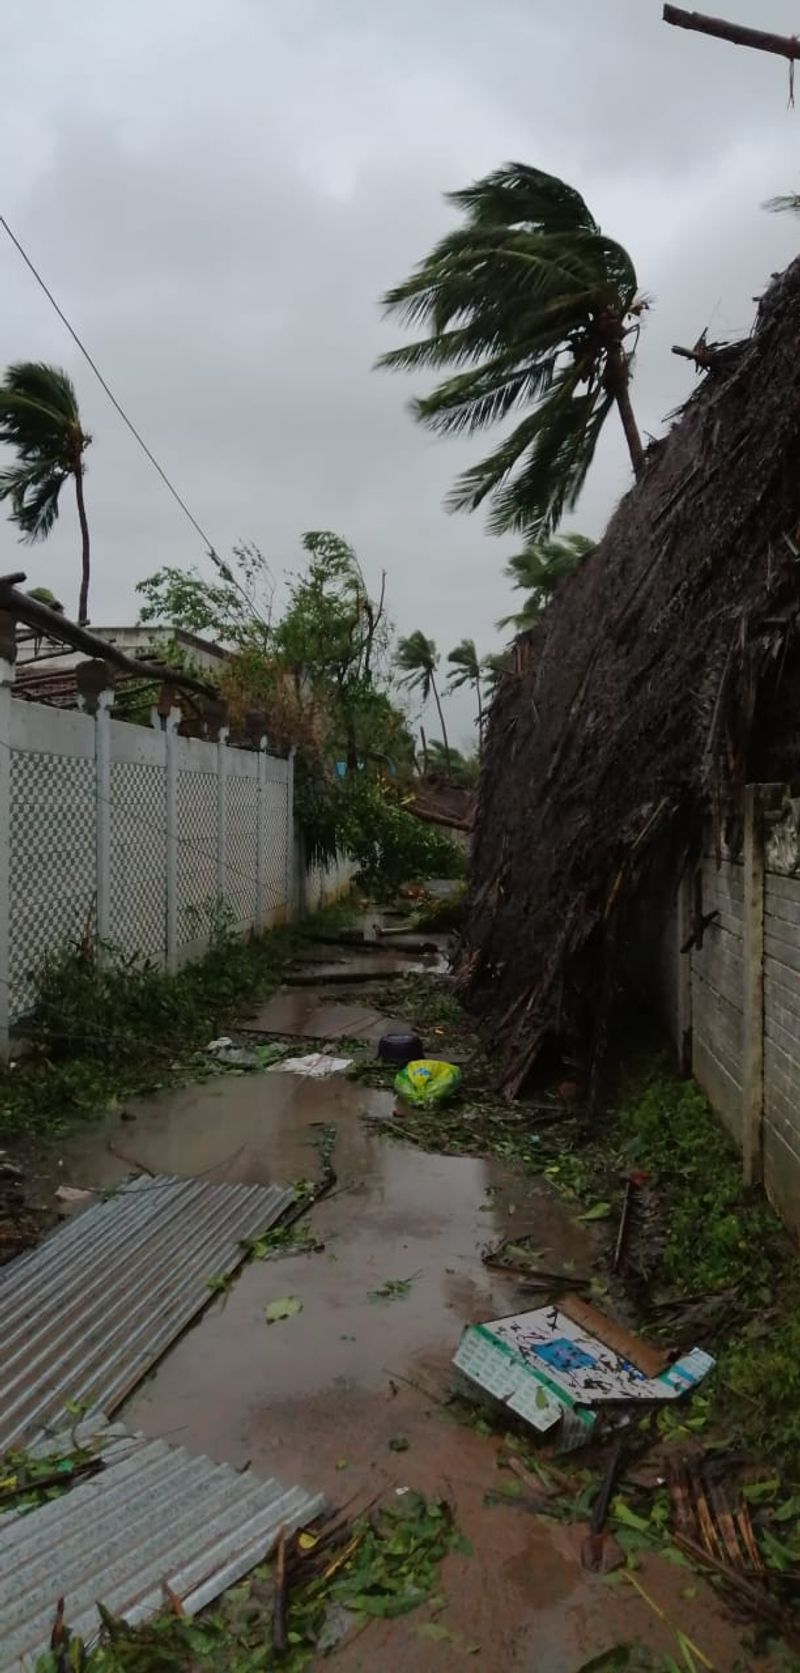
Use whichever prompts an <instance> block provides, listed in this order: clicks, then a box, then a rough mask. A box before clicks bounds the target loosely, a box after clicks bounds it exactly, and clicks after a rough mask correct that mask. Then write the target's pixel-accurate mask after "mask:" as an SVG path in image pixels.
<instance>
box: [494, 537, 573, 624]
mask: <svg viewBox="0 0 800 1673" xmlns="http://www.w3.org/2000/svg"><path fill="white" fill-rule="evenodd" d="M593 547H594V541H592V540H589V539H588V538H587V536H586V535H585V534H565V535H561V536H560V537H558V538H553V539H550V540H532V541H530V543H529V544H528V545H527V546H526V547H525V549H524V551H522V552H517V554H516V556H515V557H513V558H509V561H508V563H507V564H506V566H505V571H504V573H505V574H506V575H507V576H508V577H509V580H510V581H512V582H513V585H514V586H515V587H516V588H519V589H520V590H521V591H522V592H524V593H526V594H527V597H526V599H525V603H524V604H523V606H522V609H521V610H519V611H517V613H516V614H514V615H511V616H503V617H502V619H501V620H500V621H499V622H498V623H497V626H498V627H499V628H504V627H513V628H516V630H517V631H518V632H522V630H523V629H524V628H526V627H533V626H534V624H535V623H536V622H538V620H539V617H540V616H541V613H542V611H543V609H544V608H545V605H546V604H548V603H549V601H550V599H551V598H552V596H553V594H554V592H555V591H556V589H557V588H558V586H559V585H560V583H561V582H562V581H563V580H564V579H565V577H566V576H567V575H572V574H573V572H574V571H575V570H576V569H577V568H578V566H579V565H580V564H581V563H582V562H583V560H584V558H585V557H588V555H589V553H590V552H591V551H592V549H593Z"/></svg>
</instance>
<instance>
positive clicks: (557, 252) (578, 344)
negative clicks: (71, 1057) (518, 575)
mask: <svg viewBox="0 0 800 1673" xmlns="http://www.w3.org/2000/svg"><path fill="white" fill-rule="evenodd" d="M448 197H449V201H450V202H451V203H454V204H455V205H456V207H457V208H458V209H461V210H463V211H464V213H465V217H466V219H465V222H464V224H463V225H462V226H461V227H459V228H458V229H457V230H456V231H455V232H450V233H448V234H447V235H446V237H444V238H443V239H441V240H440V242H439V243H438V244H437V245H436V246H435V248H434V249H433V250H432V251H431V254H430V255H429V256H427V257H426V259H425V260H424V261H423V262H421V263H420V264H419V266H418V267H417V268H416V269H415V271H414V272H413V273H412V274H411V276H410V278H408V279H406V280H405V281H404V283H403V284H401V285H397V286H396V287H395V288H394V289H393V290H390V291H389V292H388V293H387V295H386V296H385V297H384V304H385V306H386V308H387V310H388V311H389V312H390V313H392V314H397V315H398V316H399V317H400V318H401V319H403V320H405V321H406V322H408V323H409V324H411V325H424V326H426V327H428V330H429V335H428V336H426V337H424V338H422V339H421V340H420V341H419V342H415V343H409V344H406V345H405V346H404V347H403V348H398V349H394V350H392V351H391V352H390V353H388V354H384V355H382V356H381V359H380V360H379V362H378V365H379V366H383V367H388V368H390V369H392V370H394V369H402V370H405V371H418V370H421V369H428V368H433V370H434V371H437V372H438V371H441V369H442V368H444V367H451V368H453V374H452V376H450V377H447V378H445V380H444V381H443V382H442V383H439V384H438V385H437V386H436V388H435V389H434V390H433V391H432V392H431V393H430V394H429V395H423V396H422V397H420V398H419V399H418V400H416V401H414V403H413V405H412V411H413V413H414V415H415V417H416V418H418V419H419V420H420V421H421V422H422V423H424V424H427V425H428V426H429V427H430V428H431V429H433V430H437V431H439V432H441V433H443V434H445V435H462V434H469V435H471V434H473V433H474V432H475V431H477V430H483V429H486V428H487V427H488V426H489V425H491V424H494V423H496V422H499V421H502V420H503V419H505V418H507V417H508V415H509V414H510V413H511V412H512V411H513V410H514V408H520V407H523V408H528V409H529V410H528V411H527V412H526V413H525V416H524V417H523V419H522V422H521V423H520V424H518V425H517V427H516V428H515V429H514V430H512V432H511V434H510V435H507V436H505V437H504V439H503V440H502V441H501V442H500V445H499V447H497V448H496V449H495V451H494V453H491V454H490V455H489V457H488V458H487V459H483V460H481V461H480V463H478V464H477V465H473V466H472V467H471V468H470V469H469V470H467V471H465V472H464V474H463V475H462V476H461V477H460V478H459V479H458V482H457V483H456V486H455V488H454V489H453V491H452V493H451V495H450V500H449V504H450V505H451V507H453V508H455V509H457V510H466V511H474V510H475V508H476V507H477V506H479V505H481V504H482V502H483V501H484V500H485V499H486V498H487V496H489V497H490V498H491V502H492V507H493V509H492V514H491V517H490V521H489V527H490V528H491V529H492V530H493V531H494V532H495V533H503V532H505V531H507V530H509V529H524V530H525V531H526V533H530V534H532V535H533V536H535V537H542V536H546V535H549V534H552V532H553V530H554V529H555V528H556V527H557V525H558V523H559V521H560V519H561V516H562V514H563V512H564V511H565V510H569V509H570V508H571V507H572V506H573V505H574V503H575V500H576V499H577V496H578V494H579V493H580V490H581V488H582V486H583V483H584V480H585V477H586V473H587V471H588V469H589V466H590V465H591V462H592V458H593V456H594V452H595V448H596V446H597V441H598V438H599V435H600V432H601V430H602V428H603V424H604V423H605V420H606V418H607V417H608V414H609V412H610V411H611V408H612V407H613V406H615V405H616V407H617V409H618V411H619V415H620V418H621V420H622V425H623V429H624V431H625V439H626V441H627V444H628V450H629V453H630V457H631V462H632V464H633V469H634V472H635V473H636V475H637V476H638V475H639V474H640V472H641V470H642V468H643V465H644V449H643V447H642V441H641V437H640V435H639V431H638V429H637V425H636V420H635V418H634V415H633V408H632V406H631V400H630V390H629V382H630V373H631V365H632V361H633V353H634V349H635V345H636V338H637V334H638V320H639V316H640V314H641V312H642V310H643V309H644V307H645V306H646V303H645V302H644V300H643V299H642V298H641V297H640V296H639V295H638V287H637V279H636V272H635V269H634V266H633V262H632V261H631V258H630V256H629V255H628V253H627V251H626V250H624V249H623V248H622V245H621V244H617V243H615V242H614V240H613V239H611V238H606V237H605V235H604V234H603V233H602V232H601V231H600V228H599V226H598V224H597V222H596V221H595V219H594V216H593V215H591V214H590V212H589V210H588V209H587V207H586V204H585V203H584V200H583V198H582V197H581V195H580V193H579V192H577V191H575V189H574V188H573V187H572V186H568V185H566V184H565V182H564V181H563V180H558V179H557V178H556V177H555V176H554V175H551V174H544V173H542V171H541V169H536V168H528V167H527V166H526V165H525V164H523V163H509V164H508V165H507V166H506V167H505V168H502V169H499V170H498V171H497V172H496V173H494V174H490V175H487V176H486V178H485V179H483V180H478V181H477V182H476V183H475V184H474V185H472V186H469V187H467V189H466V190H465V191H461V192H451V193H449V194H448ZM465 368H466V369H465Z"/></svg>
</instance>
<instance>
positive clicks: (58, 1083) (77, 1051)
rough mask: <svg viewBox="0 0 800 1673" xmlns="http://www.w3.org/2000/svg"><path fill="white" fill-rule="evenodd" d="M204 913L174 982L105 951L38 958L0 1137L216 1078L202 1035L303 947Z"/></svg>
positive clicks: (289, 934) (68, 950)
mask: <svg viewBox="0 0 800 1673" xmlns="http://www.w3.org/2000/svg"><path fill="white" fill-rule="evenodd" d="M352 910H353V909H352V907H351V906H349V905H348V904H347V903H346V902H345V903H341V904H339V905H337V906H336V907H332V908H327V909H326V910H325V911H324V912H322V913H320V914H319V915H318V919H317V921H318V922H319V923H320V924H321V925H325V924H335V923H339V922H342V921H346V919H347V917H348V915H351V914H352ZM209 916H210V921H211V922H212V924H215V925H216V935H215V938H214V943H213V945H212V947H211V949H210V950H209V952H208V953H207V955H206V956H205V958H203V959H200V960H198V961H197V962H195V963H192V964H187V965H185V966H184V967H183V969H182V970H180V971H179V972H178V973H177V974H176V975H169V974H168V973H167V972H166V971H164V970H162V969H161V968H160V967H157V966H155V965H153V964H149V963H148V962H147V961H146V960H144V959H141V958H139V957H134V958H123V957H121V956H120V955H118V954H116V953H115V952H114V950H113V949H104V951H103V956H102V958H100V959H99V960H98V959H95V958H94V957H93V956H92V954H91V953H90V951H88V950H87V949H84V948H82V947H75V946H69V945H68V946H65V947H64V948H62V949H61V950H60V951H59V952H58V953H56V954H53V955H52V956H51V957H50V958H48V959H47V960H46V961H45V964H44V966H43V967H42V969H41V970H40V972H39V973H38V978H37V999H36V1005H35V1010H34V1015H33V1019H32V1022H31V1024H30V1028H29V1032H30V1041H29V1045H30V1049H29V1051H28V1052H26V1054H25V1055H24V1056H23V1057H22V1058H20V1060H19V1062H18V1063H16V1064H15V1066H14V1067H13V1068H3V1069H0V1134H3V1135H4V1136H6V1135H14V1134H17V1135H33V1134H42V1133H47V1132H51V1133H54V1132H62V1131H64V1130H65V1129H66V1128H67V1127H68V1126H69V1125H70V1123H71V1122H74V1121H76V1120H78V1119H80V1118H81V1117H85V1116H87V1115H91V1114H93V1113H95V1112H102V1111H113V1110H115V1109H118V1108H119V1105H120V1101H121V1100H122V1099H123V1098H125V1097H128V1096H131V1095H132V1094H134V1093H136V1092H144V1091H152V1090H154V1089H155V1088H157V1087H160V1086H165V1085H169V1084H174V1083H180V1082H183V1081H186V1080H190V1079H197V1078H199V1077H202V1076H203V1075H206V1074H213V1073H217V1072H218V1070H217V1068H216V1065H215V1064H214V1061H213V1059H212V1058H210V1057H209V1056H208V1054H207V1053H206V1050H205V1048H206V1046H207V1044H208V1042H209V1040H211V1039H213V1038H214V1037H215V1036H216V1035H218V1034H219V1033H220V1032H221V1031H222V1030H223V1029H224V1027H225V1026H226V1025H228V1024H230V1022H231V1020H232V1019H233V1017H234V1016H235V1014H236V1012H237V1009H239V1007H241V1005H242V1004H243V1003H244V1002H245V1001H249V1000H252V999H254V998H260V997H262V996H264V997H266V996H267V995H268V994H269V993H271V992H273V991H274V989H275V988H276V987H277V986H278V985H279V983H280V982H281V981H282V979H283V977H284V975H285V973H286V970H287V969H288V967H289V965H290V963H291V960H292V958H293V957H294V956H295V953H296V951H297V948H298V946H299V945H300V942H299V938H298V936H297V934H296V932H294V931H293V930H291V929H277V930H272V931H270V932H269V933H268V934H266V935H263V936H257V937H253V938H252V939H250V940H247V941H243V940H239V939H238V938H236V937H234V936H232V935H231V934H230V932H229V930H228V927H227V914H226V913H225V912H220V911H219V909H218V908H216V907H212V909H211V911H210V915H209Z"/></svg>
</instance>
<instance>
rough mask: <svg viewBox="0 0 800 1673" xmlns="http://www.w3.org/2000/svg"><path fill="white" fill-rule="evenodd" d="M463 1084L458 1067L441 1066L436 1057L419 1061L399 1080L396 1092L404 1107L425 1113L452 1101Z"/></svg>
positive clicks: (420, 1058)
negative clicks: (428, 1108)
mask: <svg viewBox="0 0 800 1673" xmlns="http://www.w3.org/2000/svg"><path fill="white" fill-rule="evenodd" d="M460 1081H461V1070H460V1069H457V1068H456V1065H455V1063H439V1062H437V1061H436V1059H435V1058H433V1057H418V1058H417V1059H416V1060H415V1061H414V1062H413V1063H407V1064H406V1066H405V1068H404V1069H401V1070H400V1073H399V1075H396V1076H395V1082H394V1089H395V1092H396V1093H397V1095H398V1097H399V1098H402V1100H403V1103H404V1104H413V1105H415V1106H416V1108H418V1109H425V1108H427V1106H428V1105H429V1104H441V1103H443V1102H444V1100H445V1098H451V1097H452V1096H453V1093H454V1092H455V1091H456V1090H457V1088H458V1086H459V1084H460Z"/></svg>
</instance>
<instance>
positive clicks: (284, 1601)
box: [272, 1528, 289, 1652]
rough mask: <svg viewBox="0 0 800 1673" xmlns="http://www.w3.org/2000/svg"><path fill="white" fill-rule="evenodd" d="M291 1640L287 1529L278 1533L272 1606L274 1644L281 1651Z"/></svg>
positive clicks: (282, 1529)
mask: <svg viewBox="0 0 800 1673" xmlns="http://www.w3.org/2000/svg"><path fill="white" fill-rule="evenodd" d="M288 1642H289V1587H288V1577H287V1573H286V1529H285V1528H281V1531H280V1533H279V1535H278V1554H277V1557H276V1559H275V1602H274V1604H273V1608H272V1644H273V1648H274V1649H276V1650H277V1651H278V1652H281V1651H283V1650H285V1649H286V1648H287V1645H288Z"/></svg>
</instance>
